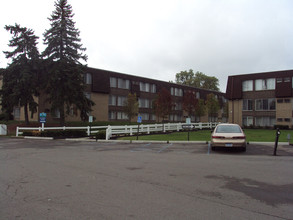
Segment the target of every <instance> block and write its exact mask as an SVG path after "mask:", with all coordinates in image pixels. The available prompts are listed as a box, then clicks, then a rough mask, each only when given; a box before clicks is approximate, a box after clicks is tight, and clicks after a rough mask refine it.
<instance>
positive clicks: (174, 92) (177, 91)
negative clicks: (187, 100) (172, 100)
mask: <svg viewBox="0 0 293 220" xmlns="http://www.w3.org/2000/svg"><path fill="white" fill-rule="evenodd" d="M171 95H174V96H183V91H182V89H178V88H174V87H172V88H171Z"/></svg>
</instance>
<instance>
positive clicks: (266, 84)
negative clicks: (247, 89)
mask: <svg viewBox="0 0 293 220" xmlns="http://www.w3.org/2000/svg"><path fill="white" fill-rule="evenodd" d="M275 84H276V80H275V79H274V78H270V79H257V80H255V90H256V91H259V90H273V89H275V88H276V85H275Z"/></svg>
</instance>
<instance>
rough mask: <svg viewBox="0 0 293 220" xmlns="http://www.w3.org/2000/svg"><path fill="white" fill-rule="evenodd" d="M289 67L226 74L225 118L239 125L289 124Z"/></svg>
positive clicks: (292, 118) (292, 104) (292, 73)
mask: <svg viewBox="0 0 293 220" xmlns="http://www.w3.org/2000/svg"><path fill="white" fill-rule="evenodd" d="M292 78H293V70H285V71H276V72H264V73H254V74H244V75H233V76H229V77H228V82H227V89H226V98H227V99H228V105H229V122H231V123H238V124H240V125H242V126H257V127H258V126H260V127H272V126H274V125H285V126H289V127H290V128H291V127H292V125H293V99H292V98H293V96H292V94H293V93H292V90H293V84H292V81H293V79H292Z"/></svg>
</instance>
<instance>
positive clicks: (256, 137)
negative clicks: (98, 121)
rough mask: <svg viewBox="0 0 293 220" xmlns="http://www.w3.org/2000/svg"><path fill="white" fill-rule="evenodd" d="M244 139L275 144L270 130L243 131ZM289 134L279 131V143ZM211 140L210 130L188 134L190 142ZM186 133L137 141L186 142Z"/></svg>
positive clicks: (139, 138)
mask: <svg viewBox="0 0 293 220" xmlns="http://www.w3.org/2000/svg"><path fill="white" fill-rule="evenodd" d="M244 132H245V134H246V139H247V141H248V142H250V141H257V142H275V138H276V130H270V129H245V130H244ZM288 134H290V136H291V139H292V138H293V130H281V135H280V137H279V142H287V141H288V140H287V135H288ZM210 138H211V131H210V130H199V131H191V132H189V140H190V141H209V140H210ZM119 139H120V140H136V136H135V135H134V136H131V137H121V138H119ZM187 139H188V132H174V133H167V134H153V135H143V136H139V137H138V140H153V141H187Z"/></svg>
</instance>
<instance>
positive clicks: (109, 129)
mask: <svg viewBox="0 0 293 220" xmlns="http://www.w3.org/2000/svg"><path fill="white" fill-rule="evenodd" d="M217 124H218V122H206V123H202V122H200V123H190V124H186V123H166V124H146V125H144V124H139V125H119V126H112V125H108V126H86V127H65V126H64V127H17V128H16V136H19V135H22V133H23V131H45V130H73V129H75V130H86V132H87V135H88V136H90V135H91V134H95V133H98V132H99V130H101V129H103V130H106V140H109V139H110V138H111V137H112V136H113V135H117V134H118V135H119V134H127V135H135V134H137V132H139V133H146V134H150V133H152V132H166V131H181V130H185V129H200V130H201V129H207V128H208V129H212V128H214V127H215V126H216V125H217Z"/></svg>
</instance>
